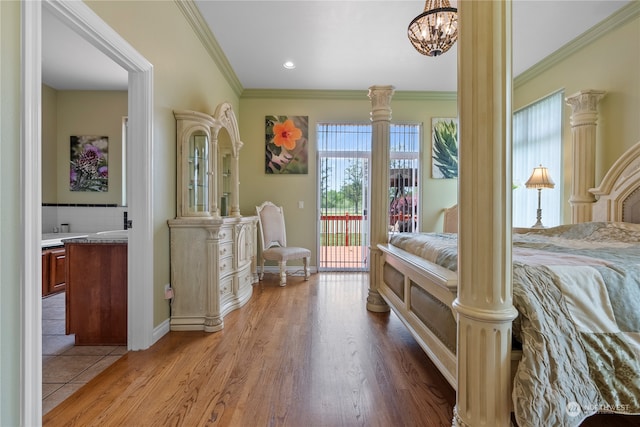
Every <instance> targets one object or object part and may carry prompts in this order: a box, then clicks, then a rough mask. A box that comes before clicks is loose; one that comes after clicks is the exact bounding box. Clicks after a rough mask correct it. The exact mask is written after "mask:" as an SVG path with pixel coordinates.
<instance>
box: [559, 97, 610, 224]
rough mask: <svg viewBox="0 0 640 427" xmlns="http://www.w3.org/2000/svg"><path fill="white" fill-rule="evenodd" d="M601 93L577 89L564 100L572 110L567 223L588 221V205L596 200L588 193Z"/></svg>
mask: <svg viewBox="0 0 640 427" xmlns="http://www.w3.org/2000/svg"><path fill="white" fill-rule="evenodd" d="M604 94H605V92H603V91H599V90H591V89H588V90H581V91H580V92H578V93H574V94H573V95H571V96H568V97H567V98H566V99H565V101H566V102H567V104H568V105H570V106H571V108H572V113H571V150H572V154H571V156H572V159H571V164H572V165H573V176H572V177H571V196H570V197H569V204H570V205H571V222H572V223H573V224H577V223H580V222H588V221H591V218H592V216H591V210H592V205H593V203H594V202H595V201H596V199H595V197H594V195H593V194H591V193H590V192H589V189H590V188H593V187H594V186H595V183H596V171H595V169H596V122H597V121H598V102H599V101H600V99H602V97H603V96H604Z"/></svg>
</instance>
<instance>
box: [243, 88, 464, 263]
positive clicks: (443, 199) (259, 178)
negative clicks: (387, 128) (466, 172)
mask: <svg viewBox="0 0 640 427" xmlns="http://www.w3.org/2000/svg"><path fill="white" fill-rule="evenodd" d="M249 93H250V91H249ZM367 93H368V89H367V88H363V90H362V93H361V94H357V93H355V94H352V95H349V96H346V95H345V96H344V97H341V98H338V97H336V98H335V99H327V98H326V96H323V97H322V98H320V97H315V95H314V94H312V93H308V94H305V93H304V92H295V91H282V92H281V95H280V96H279V95H278V94H277V93H273V94H272V95H271V96H270V97H269V98H268V99H264V98H257V97H256V98H252V97H250V95H249V96H246V97H245V95H243V97H242V99H241V103H240V104H241V107H240V117H241V118H240V120H239V126H240V136H241V138H242V141H243V142H244V144H245V145H244V146H243V148H242V151H241V154H240V208H241V211H242V213H243V214H245V215H249V214H251V215H253V214H255V206H257V205H259V204H260V203H262V202H263V201H265V200H271V201H273V202H274V203H276V204H279V205H282V206H283V207H284V210H285V217H286V222H287V243H288V244H289V245H295V246H304V247H308V248H309V249H312V251H313V255H312V264H313V265H316V262H315V261H316V255H317V254H316V245H317V238H316V235H317V230H316V223H317V221H316V218H317V209H318V206H317V197H318V196H317V186H318V178H317V173H318V171H317V155H316V153H317V141H316V135H315V129H316V124H317V123H318V122H327V121H328V122H332V121H334V122H349V121H354V122H365V123H368V122H369V121H370V111H371V101H370V100H369V98H368V96H367ZM292 95H293V96H294V97H293V98H292ZM345 98H346V99H345ZM417 98H418V99H415V97H411V96H408V95H404V94H401V93H398V94H396V96H395V97H394V99H392V102H391V106H392V110H393V112H392V116H393V118H392V120H393V121H396V122H419V123H423V125H424V127H423V144H422V163H423V168H424V170H423V179H422V183H421V197H422V206H421V208H422V214H423V215H422V224H421V227H422V229H423V230H425V231H433V230H441V229H442V210H443V209H444V208H445V207H448V206H450V205H452V204H454V203H456V199H457V180H443V179H432V178H431V131H430V123H431V118H432V117H456V116H457V113H456V111H457V106H456V100H455V97H454V95H449V96H446V95H445V96H443V95H442V94H434V95H433V96H432V95H430V94H421V95H420V96H418V97H417ZM274 114H275V115H300V116H309V163H310V164H309V174H308V175H266V174H265V172H264V169H265V167H264V161H265V160H264V156H265V140H264V121H265V116H266V115H274ZM298 201H303V202H304V209H299V208H298Z"/></svg>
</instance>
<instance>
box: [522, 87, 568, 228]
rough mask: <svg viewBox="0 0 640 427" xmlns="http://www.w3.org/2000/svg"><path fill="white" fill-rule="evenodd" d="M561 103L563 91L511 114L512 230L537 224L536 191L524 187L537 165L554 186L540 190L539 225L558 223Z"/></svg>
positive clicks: (560, 167)
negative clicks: (540, 219) (547, 174)
mask: <svg viewBox="0 0 640 427" xmlns="http://www.w3.org/2000/svg"><path fill="white" fill-rule="evenodd" d="M562 102H563V92H556V93H554V94H551V95H549V96H547V97H546V98H543V99H541V100H540V101H537V102H535V103H533V104H531V105H529V106H527V107H524V108H522V109H520V110H518V111H516V112H515V113H514V115H513V171H512V173H513V186H514V190H513V226H514V227H531V226H532V225H533V224H534V223H535V222H536V214H537V209H538V190H533V189H527V188H526V187H525V185H524V184H525V182H527V180H528V179H529V177H530V176H531V173H532V172H533V168H534V167H536V166H539V165H542V166H544V167H546V168H547V169H548V170H549V174H550V175H551V178H552V179H553V180H554V182H555V183H556V185H555V188H553V189H542V192H541V207H542V223H543V224H544V226H545V227H549V226H555V225H559V224H560V223H561V216H560V215H561V199H560V197H561V194H562V191H561V182H562V180H561V178H562V105H563V104H562Z"/></svg>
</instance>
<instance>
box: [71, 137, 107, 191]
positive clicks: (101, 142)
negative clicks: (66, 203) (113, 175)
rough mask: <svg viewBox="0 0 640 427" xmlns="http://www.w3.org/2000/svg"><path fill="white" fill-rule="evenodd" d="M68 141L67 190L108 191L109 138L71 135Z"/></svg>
mask: <svg viewBox="0 0 640 427" xmlns="http://www.w3.org/2000/svg"><path fill="white" fill-rule="evenodd" d="M69 139H70V141H69V146H70V168H69V190H70V191H92V192H106V191H108V190H109V137H108V136H96V135H72V136H71V137H70V138H69Z"/></svg>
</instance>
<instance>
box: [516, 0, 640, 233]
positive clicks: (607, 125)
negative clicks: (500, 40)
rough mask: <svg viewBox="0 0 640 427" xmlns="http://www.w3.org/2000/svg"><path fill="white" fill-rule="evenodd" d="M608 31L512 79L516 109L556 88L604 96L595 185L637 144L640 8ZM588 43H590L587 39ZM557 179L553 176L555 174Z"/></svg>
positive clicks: (566, 137) (568, 171)
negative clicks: (614, 163)
mask: <svg viewBox="0 0 640 427" xmlns="http://www.w3.org/2000/svg"><path fill="white" fill-rule="evenodd" d="M608 27H609V28H611V30H610V31H608V32H606V33H604V34H603V35H602V36H601V37H599V38H597V39H595V40H593V41H592V42H590V43H587V44H585V45H581V44H579V43H576V46H577V47H576V48H575V49H574V51H573V52H572V53H567V54H565V55H562V58H561V59H560V60H557V58H556V57H551V58H548V59H547V60H545V61H543V62H542V63H540V64H538V65H537V66H536V67H534V69H533V70H531V72H530V74H531V75H528V76H526V79H520V80H521V82H518V79H516V85H515V90H514V108H515V109H518V108H522V107H523V106H526V105H527V104H530V103H532V102H534V101H536V100H537V99H540V98H542V97H544V96H546V95H548V94H550V93H552V92H555V91H557V90H559V89H563V90H564V96H565V97H567V96H570V95H573V94H574V93H576V92H578V91H580V90H583V89H595V90H604V91H606V92H607V93H606V95H605V97H604V98H603V99H602V100H601V101H600V103H599V107H598V109H599V119H598V125H597V148H596V150H597V153H596V159H597V160H596V177H595V180H596V182H595V185H597V184H598V183H599V182H600V181H601V179H602V177H603V176H604V174H605V173H606V171H607V170H608V169H609V167H611V165H612V164H613V162H614V161H615V160H616V159H617V158H618V157H619V156H620V155H622V153H624V151H625V150H626V149H628V148H629V147H631V146H632V145H633V144H634V143H636V142H638V141H640V120H638V111H640V79H638V76H640V3H637V2H632V3H631V4H630V5H629V6H628V7H626V8H624V9H623V10H621V11H620V12H619V13H618V14H616V15H615V16H614V17H612V18H611V19H610V20H609V25H608ZM588 41H590V40H588ZM570 115H571V107H570V106H568V105H567V106H565V108H564V117H563V121H564V133H563V137H562V138H563V144H564V147H563V150H564V170H563V173H562V179H563V180H564V185H563V190H564V191H563V200H566V202H565V204H564V206H563V217H564V222H565V223H568V222H570V221H571V209H570V206H569V203H568V200H569V196H570V192H571V175H572V166H571V126H570ZM554 177H555V175H554Z"/></svg>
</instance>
